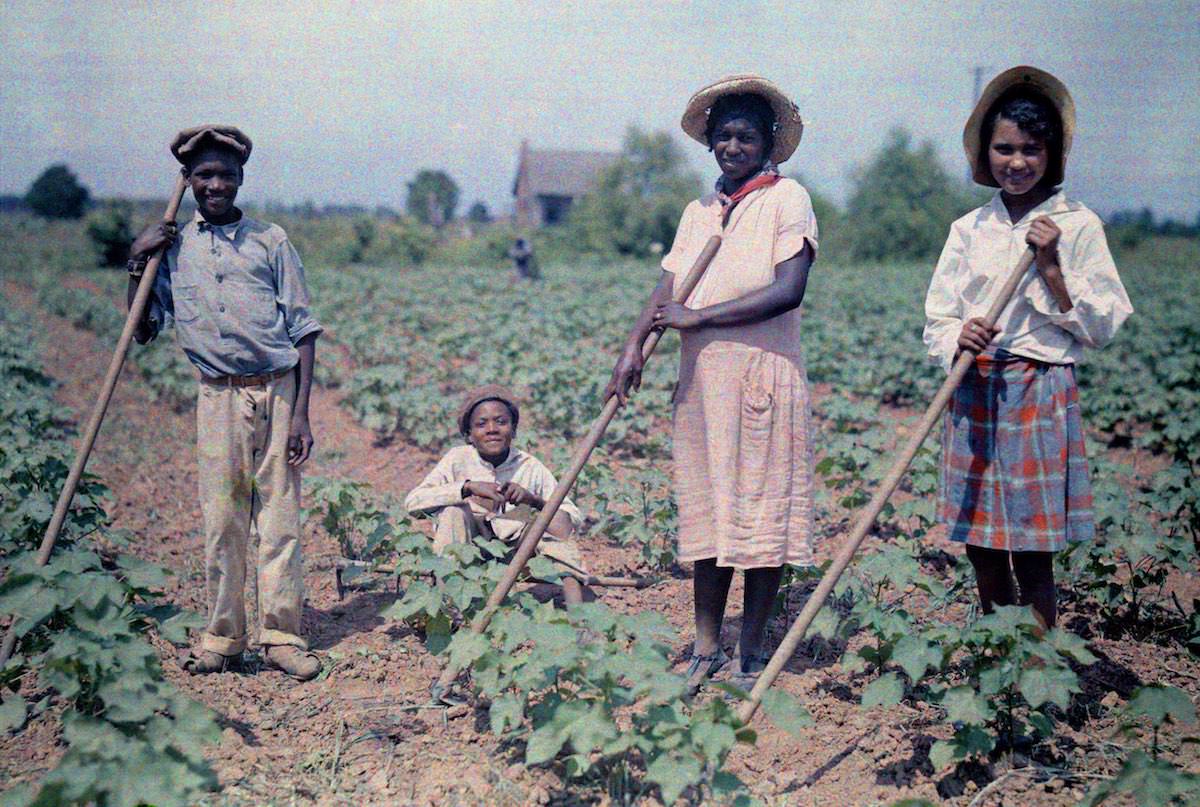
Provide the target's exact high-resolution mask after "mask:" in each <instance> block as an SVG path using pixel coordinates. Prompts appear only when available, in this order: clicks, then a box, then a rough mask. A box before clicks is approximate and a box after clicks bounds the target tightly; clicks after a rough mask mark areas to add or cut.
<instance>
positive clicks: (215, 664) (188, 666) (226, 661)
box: [183, 650, 242, 675]
mask: <svg viewBox="0 0 1200 807" xmlns="http://www.w3.org/2000/svg"><path fill="white" fill-rule="evenodd" d="M241 663H242V654H241V653H236V654H234V655H232V656H223V655H221V654H220V653H217V652H215V651H213V650H194V651H192V652H191V653H189V654H188V657H187V658H186V659H184V660H183V669H185V670H186V671H188V672H189V673H191V674H192V675H207V674H209V673H222V672H228V671H229V670H231V669H233V668H236V667H240V666H241Z"/></svg>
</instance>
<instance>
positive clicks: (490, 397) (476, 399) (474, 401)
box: [458, 384, 521, 434]
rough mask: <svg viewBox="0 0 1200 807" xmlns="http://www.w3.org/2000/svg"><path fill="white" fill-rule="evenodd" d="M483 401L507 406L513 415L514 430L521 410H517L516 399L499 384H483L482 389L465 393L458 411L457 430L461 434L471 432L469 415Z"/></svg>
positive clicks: (477, 388)
mask: <svg viewBox="0 0 1200 807" xmlns="http://www.w3.org/2000/svg"><path fill="white" fill-rule="evenodd" d="M484 401H500V402H501V403H503V404H505V405H506V406H508V409H509V411H510V412H512V415H513V428H516V426H517V423H518V421H520V419H521V410H520V409H518V408H517V399H516V396H514V395H513V394H512V393H511V392H509V391H508V388H507V387H502V386H500V385H499V384H485V385H484V386H482V387H476V388H475V389H473V390H471V391H470V392H468V393H467V397H466V398H464V399H463V404H462V408H461V409H459V410H458V430H459V432H460V433H462V434H468V433H469V432H470V431H471V424H470V419H471V413H472V412H474V411H475V407H477V406H479V405H480V404H481V403H483V402H484Z"/></svg>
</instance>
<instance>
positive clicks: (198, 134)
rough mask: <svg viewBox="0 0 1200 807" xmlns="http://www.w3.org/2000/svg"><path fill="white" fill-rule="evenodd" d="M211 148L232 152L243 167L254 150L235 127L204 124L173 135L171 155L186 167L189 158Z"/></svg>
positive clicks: (249, 141)
mask: <svg viewBox="0 0 1200 807" xmlns="http://www.w3.org/2000/svg"><path fill="white" fill-rule="evenodd" d="M211 146H218V147H220V148H224V149H228V150H229V151H232V152H233V153H234V154H236V155H237V158H238V162H239V163H241V164H242V165H245V164H246V160H248V159H250V151H251V150H252V149H253V148H254V143H253V142H251V140H250V138H249V137H247V136H246V133H245V132H243V131H242V130H241V129H239V128H238V127H236V126H225V125H223V124H219V123H205V124H203V125H201V126H193V127H192V128H190V129H184V130H183V131H182V132H180V133H179V134H177V135H175V139H174V140H172V141H171V153H172V154H174V155H175V159H177V160H179V162H181V163H183V164H184V165H186V164H187V161H188V158H189V157H191V156H192V155H193V154H195V153H196V152H198V151H199V150H201V149H203V148H205V147H211Z"/></svg>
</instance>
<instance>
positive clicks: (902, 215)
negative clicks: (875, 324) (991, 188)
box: [845, 129, 980, 260]
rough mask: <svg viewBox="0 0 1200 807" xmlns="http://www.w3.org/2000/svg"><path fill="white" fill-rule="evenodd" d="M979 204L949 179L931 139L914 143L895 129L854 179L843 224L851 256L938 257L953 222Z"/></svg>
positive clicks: (875, 258) (907, 134)
mask: <svg viewBox="0 0 1200 807" xmlns="http://www.w3.org/2000/svg"><path fill="white" fill-rule="evenodd" d="M979 203H980V202H979V201H978V200H977V199H976V198H975V197H974V196H973V195H972V194H970V193H969V192H968V191H967V189H965V188H963V187H961V186H960V185H958V184H957V183H954V182H952V181H951V179H950V177H949V175H948V174H947V173H946V169H945V168H943V167H942V165H941V163H940V162H939V161H938V157H937V151H936V150H935V149H934V147H933V143H931V142H929V141H926V142H924V143H922V144H921V145H920V146H919V147H914V146H913V143H912V135H910V134H909V133H908V132H907V131H905V130H904V129H893V130H892V131H891V133H889V135H888V138H887V140H886V141H885V142H884V145H883V148H881V149H880V150H879V152H878V153H877V154H876V155H875V157H874V159H872V160H871V162H870V163H869V164H868V165H867V166H866V167H865V168H863V169H862V170H860V171H859V173H858V176H857V177H856V178H855V182H854V192H853V193H852V194H851V196H850V202H849V204H848V205H847V209H846V214H847V215H846V220H845V227H846V229H847V237H848V240H849V247H850V252H851V254H852V255H853V256H854V257H856V258H860V259H865V260H883V259H885V258H886V259H893V260H895V259H918V258H930V257H933V256H936V255H937V254H938V253H939V252H940V251H941V248H942V244H943V243H945V240H946V233H947V232H948V231H949V229H950V223H951V222H953V221H954V220H955V219H957V218H958V217H959V216H961V215H963V214H964V213H966V212H967V211H968V210H970V209H971V208H972V207H975V206H976V205H978V204H979Z"/></svg>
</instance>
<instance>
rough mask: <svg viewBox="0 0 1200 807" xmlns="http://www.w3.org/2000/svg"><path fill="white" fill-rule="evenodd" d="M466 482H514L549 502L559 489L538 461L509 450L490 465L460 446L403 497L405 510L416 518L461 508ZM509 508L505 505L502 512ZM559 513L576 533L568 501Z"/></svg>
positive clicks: (576, 518)
mask: <svg viewBox="0 0 1200 807" xmlns="http://www.w3.org/2000/svg"><path fill="white" fill-rule="evenodd" d="M468 481H471V482H495V483H496V484H498V485H503V484H505V483H507V482H516V483H517V484H518V485H520V486H521V487H523V488H525V489H526V490H528V491H529V492H530V493H532V494H534V495H535V496H538V497H540V498H542V499H549V498H550V495H551V494H552V493H554V488H555V487H556V486H557V485H558V480H556V479H555V478H554V474H552V473H550V469H549V468H547V467H546V466H545V465H543V464H542V463H541V462H540V461H539V460H538V458H537V457H535V456H533V455H532V454H528V453H526V452H524V451H522V450H520V449H519V448H513V449H510V450H509V452H508V459H506V460H505V461H504V462H502V463H500V464H499V465H492V464H491V463H489V462H487V461H485V460H484V459H483V458H482V457H480V456H479V452H478V451H476V450H475V447H474V446H472V445H462V446H457V447H455V448H452V449H450V450H449V451H447V452H446V455H445V456H444V457H442V458H441V460H439V461H438V464H437V465H435V466H434V468H433V470H432V471H430V472H429V473H428V474H426V476H425V478H424V479H423V480H422V481H421V484H419V485H417V486H416V487H415V488H413V489H412V491H411V492H409V494H408V496H407V497H405V499H404V507H405V509H406V510H408V512H410V513H412V514H414V515H417V514H432V513H435V512H437V511H438V510H440V509H442V508H443V507H448V506H449V505H453V504H463V503H464V502H465V501H466V500H465V499H464V498H463V495H462V486H463V484H464V483H466V482H468ZM510 507H511V505H507V506H506V507H505V509H506V510H507V509H509V508H510ZM559 510H560V512H563V513H566V514H567V517H568V518H570V519H571V524H572V526H574V527H575V528H576V529H578V528H579V525H580V524H582V523H583V515H582V514H581V513H580V512H579V508H578V507H576V506H575V504H574V502H572V501H571V499H570V498H567V499H565V500H563V503H562V507H560V508H559Z"/></svg>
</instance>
